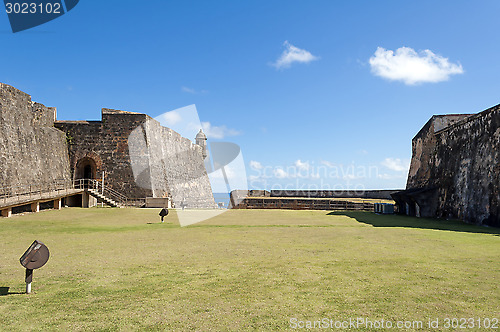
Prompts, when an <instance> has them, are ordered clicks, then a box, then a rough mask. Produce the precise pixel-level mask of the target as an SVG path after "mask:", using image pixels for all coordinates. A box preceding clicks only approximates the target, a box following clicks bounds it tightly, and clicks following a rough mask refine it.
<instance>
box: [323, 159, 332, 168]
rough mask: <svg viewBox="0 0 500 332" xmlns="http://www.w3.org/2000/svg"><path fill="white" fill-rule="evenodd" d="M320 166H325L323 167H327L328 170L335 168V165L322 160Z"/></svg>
mask: <svg viewBox="0 0 500 332" xmlns="http://www.w3.org/2000/svg"><path fill="white" fill-rule="evenodd" d="M321 164H322V165H325V166H327V167H330V168H333V167H335V164H334V163H332V162H329V161H326V160H322V161H321Z"/></svg>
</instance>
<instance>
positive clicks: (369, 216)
mask: <svg viewBox="0 0 500 332" xmlns="http://www.w3.org/2000/svg"><path fill="white" fill-rule="evenodd" d="M327 215H329V216H347V217H350V218H353V219H356V221H358V222H360V223H363V224H369V225H372V226H374V227H408V228H421V229H436V230H442V231H454V232H466V233H484V234H493V235H496V236H499V235H500V228H494V227H484V226H476V225H471V224H466V223H465V222H463V221H460V220H445V219H431V218H416V217H408V216H403V215H397V214H384V215H382V214H375V213H373V212H361V211H334V212H330V213H328V214H327Z"/></svg>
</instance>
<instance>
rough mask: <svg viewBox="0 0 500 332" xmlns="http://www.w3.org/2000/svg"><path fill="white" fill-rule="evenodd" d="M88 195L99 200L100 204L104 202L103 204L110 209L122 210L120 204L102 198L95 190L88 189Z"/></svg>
mask: <svg viewBox="0 0 500 332" xmlns="http://www.w3.org/2000/svg"><path fill="white" fill-rule="evenodd" d="M87 191H88V193H89V194H90V195H92V196H94V197H95V198H97V199H98V200H100V201H101V202H104V203H105V204H107V205H109V206H112V207H119V208H122V207H123V205H121V204H120V203H118V202H116V201H114V200H112V199H111V198H109V197H106V196H104V195H103V194H101V193H100V192H98V191H97V190H95V189H90V188H88V189H87Z"/></svg>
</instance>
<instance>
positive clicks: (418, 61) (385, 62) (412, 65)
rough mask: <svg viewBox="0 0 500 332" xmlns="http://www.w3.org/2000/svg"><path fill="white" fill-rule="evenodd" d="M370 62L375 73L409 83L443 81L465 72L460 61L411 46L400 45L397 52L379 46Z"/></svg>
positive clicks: (392, 79)
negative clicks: (453, 61) (453, 60)
mask: <svg viewBox="0 0 500 332" xmlns="http://www.w3.org/2000/svg"><path fill="white" fill-rule="evenodd" d="M369 62H370V66H371V70H372V73H373V74H375V75H377V76H380V77H383V78H386V79H388V80H391V81H403V82H404V83H405V84H407V85H414V84H419V83H425V82H432V83H436V82H442V81H446V80H448V78H449V77H450V75H455V74H462V73H463V72H464V70H463V68H462V65H461V64H460V63H458V64H455V63H451V62H449V60H448V58H444V57H442V56H440V55H437V54H434V53H433V52H432V51H431V50H424V51H421V52H420V53H417V52H416V51H415V50H414V49H412V48H409V47H400V48H398V49H397V50H396V52H395V53H394V52H393V51H392V50H386V49H385V48H383V47H378V48H377V50H376V51H375V54H374V55H373V56H372V57H371V58H370V61H369Z"/></svg>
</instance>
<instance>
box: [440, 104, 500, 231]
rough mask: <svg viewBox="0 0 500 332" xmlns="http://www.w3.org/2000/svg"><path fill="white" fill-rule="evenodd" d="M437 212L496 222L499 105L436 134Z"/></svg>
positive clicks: (499, 180) (498, 215)
mask: <svg viewBox="0 0 500 332" xmlns="http://www.w3.org/2000/svg"><path fill="white" fill-rule="evenodd" d="M436 141H437V145H436V156H435V161H434V165H435V167H434V168H433V169H432V175H431V176H432V178H433V179H434V182H435V184H436V185H437V186H438V187H439V201H438V208H437V215H438V216H441V217H454V218H459V219H463V220H467V221H471V222H474V223H486V224H490V225H497V226H500V223H499V219H500V213H499V201H500V196H499V186H500V173H499V172H500V153H499V152H500V107H496V108H494V109H492V110H491V111H488V112H484V114H482V115H481V116H477V117H474V118H473V119H471V120H470V121H467V122H465V123H463V124H461V125H460V126H457V127H452V128H450V129H448V130H445V131H442V132H440V133H438V134H437V135H436Z"/></svg>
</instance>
